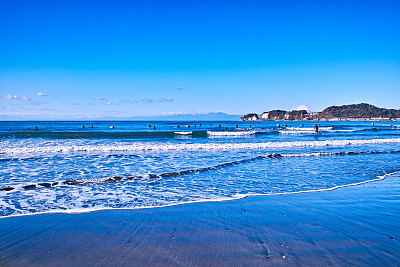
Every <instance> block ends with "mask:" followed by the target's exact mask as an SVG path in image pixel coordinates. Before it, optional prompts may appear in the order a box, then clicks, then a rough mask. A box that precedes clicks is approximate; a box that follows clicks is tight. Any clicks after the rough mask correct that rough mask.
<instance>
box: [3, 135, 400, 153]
mask: <svg viewBox="0 0 400 267" xmlns="http://www.w3.org/2000/svg"><path fill="white" fill-rule="evenodd" d="M387 143H400V138H384V139H361V140H325V141H293V142H263V143H155V142H148V143H146V142H134V143H126V142H124V143H107V144H86V145H84V144H82V145H80V144H73V143H72V144H71V142H62V143H60V142H50V141H44V142H35V144H34V145H29V146H23V145H21V144H13V145H11V146H8V145H5V146H3V147H1V148H0V154H2V155H20V154H42V153H74V152H87V153H99V152H105V153H108V152H115V151H172V150H175V151H181V150H182V151H183V150H185V151H197V150H235V149H275V148H296V147H325V146H333V147H335V146H348V145H366V144H387Z"/></svg>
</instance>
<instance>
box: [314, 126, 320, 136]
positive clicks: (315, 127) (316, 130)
mask: <svg viewBox="0 0 400 267" xmlns="http://www.w3.org/2000/svg"><path fill="white" fill-rule="evenodd" d="M314 130H315V133H316V134H319V132H318V125H317V124H315V125H314Z"/></svg>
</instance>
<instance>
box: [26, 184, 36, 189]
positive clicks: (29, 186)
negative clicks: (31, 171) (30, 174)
mask: <svg viewBox="0 0 400 267" xmlns="http://www.w3.org/2000/svg"><path fill="white" fill-rule="evenodd" d="M35 187H36V185H35V184H30V185H25V186H24V187H23V188H24V189H31V188H35Z"/></svg>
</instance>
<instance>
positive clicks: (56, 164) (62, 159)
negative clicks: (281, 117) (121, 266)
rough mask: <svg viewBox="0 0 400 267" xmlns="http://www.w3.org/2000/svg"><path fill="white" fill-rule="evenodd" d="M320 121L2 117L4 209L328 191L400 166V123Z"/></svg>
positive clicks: (0, 208) (0, 192) (0, 202)
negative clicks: (316, 130)
mask: <svg viewBox="0 0 400 267" xmlns="http://www.w3.org/2000/svg"><path fill="white" fill-rule="evenodd" d="M278 124H279V126H278ZM286 124H287V126H286ZM314 124H315V122H221V121H220V122H206V121H205V122H198V121H197V122H172V121H169V122H161V121H160V122H123V121H117V122H108V121H104V122H102V121H85V122H76V121H75V122H69V121H47V122H31V121H29V122H0V216H9V215H20V214H31V213H37V212H49V211H50V212H52V211H65V212H71V211H72V212H73V211H90V210H95V209H102V208H143V207H157V206H164V205H173V204H179V203H186V202H193V201H212V200H225V199H235V198H240V197H243V196H247V195H254V194H274V193H289V192H298V191H307V190H322V189H329V188H333V187H337V186H344V185H348V184H353V183H360V182H364V181H368V180H373V179H376V178H377V177H381V176H383V175H386V174H390V173H393V172H396V171H399V170H400V122H374V123H373V124H372V122H318V124H319V125H320V126H319V129H320V132H321V134H319V135H316V134H315V133H314V128H313V127H314ZM83 125H84V126H85V128H83ZM112 125H114V128H110V127H109V126H112ZM178 125H179V126H178ZM35 126H37V127H38V130H37V131H35V130H34V127H35ZM92 126H93V128H92ZM187 126H190V128H189V127H187ZM394 126H396V128H395V127H394Z"/></svg>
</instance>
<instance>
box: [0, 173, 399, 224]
mask: <svg viewBox="0 0 400 267" xmlns="http://www.w3.org/2000/svg"><path fill="white" fill-rule="evenodd" d="M396 174H400V171H394V172H391V173H386V174H383V175H379V176H377V178H375V179H370V180H366V181H362V182H357V183H351V184H345V185H337V186H334V187H329V188H323V189H313V190H305V191H295V192H283V193H265V194H245V195H243V196H240V197H231V198H229V197H228V198H221V199H204V200H194V201H186V202H181V203H172V204H167V205H161V206H145V207H132V208H131V207H129V208H113V207H105V208H94V209H90V208H89V209H70V210H52V211H39V212H33V213H27V214H15V215H7V216H0V221H1V220H2V219H6V218H14V217H25V216H36V215H42V214H79V213H90V212H98V211H109V210H142V209H159V208H167V207H174V206H179V205H190V204H196V203H210V202H211V203H212V202H226V201H236V200H241V199H245V198H248V197H266V196H280V195H294V194H308V193H316V192H329V191H334V190H337V189H341V188H346V187H352V186H359V185H363V184H366V183H373V182H379V181H382V180H384V179H386V177H390V176H392V175H396Z"/></svg>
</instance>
